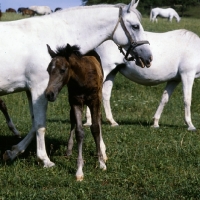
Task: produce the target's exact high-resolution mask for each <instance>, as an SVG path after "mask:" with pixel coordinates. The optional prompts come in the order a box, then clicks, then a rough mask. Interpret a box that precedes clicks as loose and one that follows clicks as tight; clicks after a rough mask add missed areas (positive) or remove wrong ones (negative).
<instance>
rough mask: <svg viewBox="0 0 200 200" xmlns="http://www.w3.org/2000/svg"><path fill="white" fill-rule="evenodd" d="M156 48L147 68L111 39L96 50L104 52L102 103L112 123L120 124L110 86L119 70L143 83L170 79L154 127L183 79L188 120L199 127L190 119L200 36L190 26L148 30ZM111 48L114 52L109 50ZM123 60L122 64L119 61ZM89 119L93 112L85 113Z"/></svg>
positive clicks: (199, 72)
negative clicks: (163, 30) (115, 113)
mask: <svg viewBox="0 0 200 200" xmlns="http://www.w3.org/2000/svg"><path fill="white" fill-rule="evenodd" d="M145 33H146V37H147V38H148V40H149V42H150V44H151V49H152V52H153V56H154V60H153V62H152V66H151V67H150V68H148V69H146V68H144V69H141V68H138V67H137V66H136V64H135V62H133V61H132V62H127V61H126V60H124V58H123V55H122V54H120V53H119V52H118V51H117V50H116V48H115V46H116V45H115V44H114V43H113V42H112V41H106V42H104V43H103V44H101V45H100V46H99V47H98V48H96V51H97V52H98V54H99V55H100V56H101V61H102V66H103V71H104V77H105V80H104V85H103V104H104V109H105V113H106V118H107V120H108V121H109V122H110V124H111V125H112V126H116V125H118V124H117V122H116V121H115V120H114V119H113V115H112V112H111V107H110V96H111V90H112V87H113V83H114V78H115V75H116V73H117V72H120V73H121V74H122V75H124V76H125V77H126V78H128V79H130V80H131V81H134V82H136V83H139V84H141V85H146V86H153V85H157V84H160V83H163V82H167V85H166V87H165V90H164V92H163V95H162V99H161V101H160V104H159V106H158V109H157V111H156V113H155V115H154V125H153V127H159V119H160V116H161V113H162V111H163V109H164V106H165V104H166V103H167V102H168V101H169V98H170V96H171V95H172V93H173V91H174V89H175V88H176V86H177V85H178V84H179V83H180V82H181V81H182V85H183V95H184V105H185V122H186V124H187V125H188V130H196V128H195V127H194V125H193V124H192V120H191V110H190V106H191V99H192V87H193V82H194V79H195V78H198V77H199V76H200V59H199V55H200V39H199V37H198V36H197V35H196V34H194V33H192V32H190V31H187V30H175V31H170V32H166V33H151V32H145ZM110 52H112V53H110ZM120 64H123V66H119V68H117V66H118V65H120ZM86 117H87V122H86V124H85V125H90V124H91V122H90V121H91V119H90V113H89V112H88V110H87V113H86Z"/></svg>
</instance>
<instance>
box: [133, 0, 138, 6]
mask: <svg viewBox="0 0 200 200" xmlns="http://www.w3.org/2000/svg"><path fill="white" fill-rule="evenodd" d="M139 1H140V0H138V1H137V2H135V3H134V5H133V7H134V8H137V6H138V4H139Z"/></svg>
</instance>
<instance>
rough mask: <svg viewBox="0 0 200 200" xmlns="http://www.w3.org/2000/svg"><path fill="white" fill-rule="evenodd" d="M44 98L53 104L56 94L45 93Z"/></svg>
mask: <svg viewBox="0 0 200 200" xmlns="http://www.w3.org/2000/svg"><path fill="white" fill-rule="evenodd" d="M45 96H46V98H47V100H48V101H51V102H54V101H55V100H56V96H57V95H56V94H55V93H54V92H52V91H49V92H46V93H45Z"/></svg>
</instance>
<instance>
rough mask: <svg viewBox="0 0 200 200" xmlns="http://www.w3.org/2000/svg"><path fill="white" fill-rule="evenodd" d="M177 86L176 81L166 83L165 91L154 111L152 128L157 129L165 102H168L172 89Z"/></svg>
mask: <svg viewBox="0 0 200 200" xmlns="http://www.w3.org/2000/svg"><path fill="white" fill-rule="evenodd" d="M178 84H179V82H177V81H169V82H167V85H166V87H165V90H164V92H163V95H162V98H161V101H160V104H159V106H158V108H157V110H156V113H155V115H154V117H153V119H154V124H153V125H152V127H154V128H158V127H159V120H160V116H161V114H162V112H163V109H164V107H165V105H166V104H167V102H168V101H169V98H170V96H171V95H172V93H173V91H174V89H175V88H176V86H177V85H178Z"/></svg>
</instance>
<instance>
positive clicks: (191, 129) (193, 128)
mask: <svg viewBox="0 0 200 200" xmlns="http://www.w3.org/2000/svg"><path fill="white" fill-rule="evenodd" d="M196 130H197V129H196V128H195V127H194V126H193V127H188V131H196Z"/></svg>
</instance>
